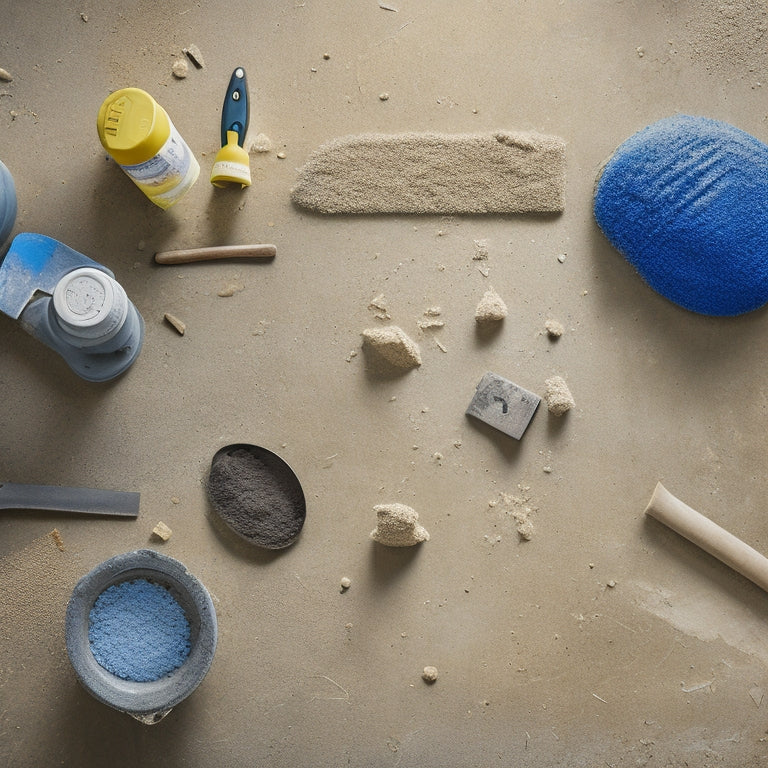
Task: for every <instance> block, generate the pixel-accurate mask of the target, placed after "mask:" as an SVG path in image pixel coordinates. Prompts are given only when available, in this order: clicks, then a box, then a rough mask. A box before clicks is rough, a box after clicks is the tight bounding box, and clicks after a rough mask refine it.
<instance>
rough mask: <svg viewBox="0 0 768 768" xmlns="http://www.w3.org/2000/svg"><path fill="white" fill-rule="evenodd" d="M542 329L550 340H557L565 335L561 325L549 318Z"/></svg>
mask: <svg viewBox="0 0 768 768" xmlns="http://www.w3.org/2000/svg"><path fill="white" fill-rule="evenodd" d="M544 329H545V330H546V332H547V335H548V336H549V337H550V338H552V339H559V338H560V337H561V336H562V335H563V334H564V333H565V328H564V327H563V324H562V323H561V322H558V321H557V320H552V319H551V318H550V319H549V320H547V322H546V323H544Z"/></svg>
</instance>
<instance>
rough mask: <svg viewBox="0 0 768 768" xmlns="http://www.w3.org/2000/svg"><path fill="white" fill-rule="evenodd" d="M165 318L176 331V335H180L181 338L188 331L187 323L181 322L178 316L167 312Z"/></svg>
mask: <svg viewBox="0 0 768 768" xmlns="http://www.w3.org/2000/svg"><path fill="white" fill-rule="evenodd" d="M163 318H164V319H165V322H166V323H168V324H169V325H171V326H172V327H173V328H174V329H175V330H176V333H178V334H179V336H183V335H184V332H185V331H186V330H187V326H186V323H184V322H183V321H182V320H179V318H178V317H176V315H172V314H171V313H170V312H166V313H165V314H164V315H163Z"/></svg>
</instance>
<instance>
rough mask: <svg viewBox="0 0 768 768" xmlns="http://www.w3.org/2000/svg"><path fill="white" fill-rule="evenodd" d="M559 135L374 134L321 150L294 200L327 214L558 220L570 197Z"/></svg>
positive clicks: (306, 170)
mask: <svg viewBox="0 0 768 768" xmlns="http://www.w3.org/2000/svg"><path fill="white" fill-rule="evenodd" d="M564 192H565V142H564V141H563V140H562V139H560V138H558V137H556V136H546V135H542V134H538V133H529V132H510V131H497V132H495V133H487V134H441V133H399V134H379V133H369V134H360V135H356V136H344V137H341V138H338V139H334V140H333V141H330V142H328V143H327V144H324V145H323V146H321V147H320V148H319V149H318V150H317V151H316V152H315V153H314V154H313V155H312V156H311V157H310V159H309V160H308V162H307V163H306V165H304V166H303V167H302V168H301V169H299V176H298V180H297V182H296V185H295V186H294V188H293V189H292V190H291V196H292V198H293V201H294V202H295V203H296V204H297V205H299V206H301V207H303V208H309V209H310V210H314V211H318V212H319V213H332V214H333V213H358V214H360V213H362V214H373V213H415V214H434V213H437V214H467V213H474V214H477V213H556V212H560V211H562V210H563V207H564V197H565V194H564Z"/></svg>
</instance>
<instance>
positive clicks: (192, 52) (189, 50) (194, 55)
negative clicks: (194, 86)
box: [181, 43, 205, 69]
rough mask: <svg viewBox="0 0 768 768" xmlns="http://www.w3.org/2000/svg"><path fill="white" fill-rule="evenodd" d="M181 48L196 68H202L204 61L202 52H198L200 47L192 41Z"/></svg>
mask: <svg viewBox="0 0 768 768" xmlns="http://www.w3.org/2000/svg"><path fill="white" fill-rule="evenodd" d="M181 50H182V53H184V54H186V55H187V56H188V57H189V60H190V61H191V62H192V63H193V64H194V65H195V66H196V67H197V68H198V69H202V68H203V67H204V66H205V61H203V54H202V53H200V49H199V48H198V47H197V46H196V45H195V44H194V43H193V44H192V45H188V46H187V47H186V48H182V49H181Z"/></svg>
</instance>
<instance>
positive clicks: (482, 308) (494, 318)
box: [475, 288, 508, 325]
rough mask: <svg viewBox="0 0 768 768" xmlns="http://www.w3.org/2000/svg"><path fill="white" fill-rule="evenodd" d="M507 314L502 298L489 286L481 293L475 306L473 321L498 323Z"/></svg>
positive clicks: (481, 323)
mask: <svg viewBox="0 0 768 768" xmlns="http://www.w3.org/2000/svg"><path fill="white" fill-rule="evenodd" d="M507 314H508V310H507V305H506V304H505V303H504V299H502V298H501V296H499V294H498V293H496V291H494V290H493V288H490V289H489V290H487V291H486V292H485V294H483V298H482V299H480V302H479V304H478V305H477V308H476V309H475V322H476V323H479V324H480V325H483V324H486V323H498V322H500V321H501V320H503V319H504V318H505V317H506V316H507Z"/></svg>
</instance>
